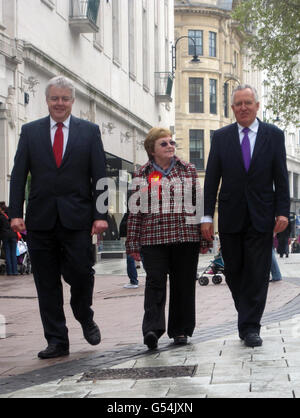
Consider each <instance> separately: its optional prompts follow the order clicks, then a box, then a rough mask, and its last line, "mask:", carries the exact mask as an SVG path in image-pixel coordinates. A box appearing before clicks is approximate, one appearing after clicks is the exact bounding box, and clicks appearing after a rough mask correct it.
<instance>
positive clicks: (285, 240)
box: [277, 223, 291, 258]
mask: <svg viewBox="0 0 300 418" xmlns="http://www.w3.org/2000/svg"><path fill="white" fill-rule="evenodd" d="M290 232H291V226H290V223H289V224H288V226H287V228H286V229H285V230H284V231H282V232H279V233H278V234H277V240H278V246H277V252H278V254H279V255H280V257H281V258H282V257H283V255H284V254H285V256H286V258H288V256H289V237H290Z"/></svg>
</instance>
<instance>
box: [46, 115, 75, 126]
mask: <svg viewBox="0 0 300 418" xmlns="http://www.w3.org/2000/svg"><path fill="white" fill-rule="evenodd" d="M70 120H71V115H70V116H69V117H68V118H67V119H66V120H65V121H64V122H63V125H64V128H68V129H69V127H70ZM56 125H57V122H55V120H54V119H52V117H51V116H50V127H51V129H52V128H54V127H55V126H56Z"/></svg>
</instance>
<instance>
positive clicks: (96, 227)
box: [91, 220, 108, 235]
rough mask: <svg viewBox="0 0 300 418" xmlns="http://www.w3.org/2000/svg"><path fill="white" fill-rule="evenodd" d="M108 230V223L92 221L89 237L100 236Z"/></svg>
mask: <svg viewBox="0 0 300 418" xmlns="http://www.w3.org/2000/svg"><path fill="white" fill-rule="evenodd" d="M107 228H108V223H107V222H106V221H101V220H100V221H94V223H93V227H92V232H91V235H97V234H102V232H104V231H106V230H107Z"/></svg>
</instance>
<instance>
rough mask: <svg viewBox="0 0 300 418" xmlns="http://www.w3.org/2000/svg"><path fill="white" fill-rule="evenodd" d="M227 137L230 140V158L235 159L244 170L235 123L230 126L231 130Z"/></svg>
mask: <svg viewBox="0 0 300 418" xmlns="http://www.w3.org/2000/svg"><path fill="white" fill-rule="evenodd" d="M229 135H230V139H231V149H232V157H233V158H234V157H236V160H237V161H238V164H239V165H240V166H241V169H242V170H245V166H244V161H243V155H242V149H241V143H240V137H239V130H238V125H237V123H234V124H233V125H232V129H231V130H230V132H229Z"/></svg>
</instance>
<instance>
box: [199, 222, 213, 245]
mask: <svg viewBox="0 0 300 418" xmlns="http://www.w3.org/2000/svg"><path fill="white" fill-rule="evenodd" d="M201 234H202V237H203V238H204V239H206V240H207V241H210V242H211V241H213V240H214V224H213V223H212V222H204V223H202V224H201Z"/></svg>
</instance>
